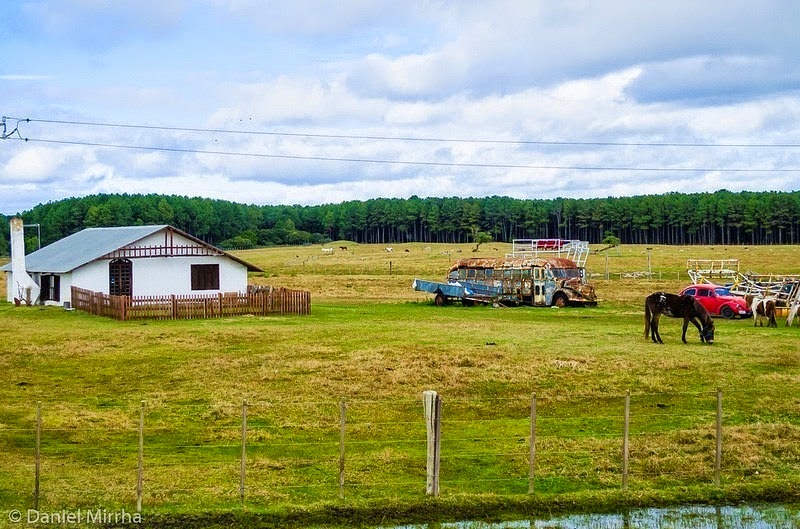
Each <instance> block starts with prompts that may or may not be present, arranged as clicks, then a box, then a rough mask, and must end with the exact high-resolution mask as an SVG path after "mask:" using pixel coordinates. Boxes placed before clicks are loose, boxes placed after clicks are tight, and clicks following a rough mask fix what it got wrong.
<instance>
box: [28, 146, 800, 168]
mask: <svg viewBox="0 0 800 529" xmlns="http://www.w3.org/2000/svg"><path fill="white" fill-rule="evenodd" d="M13 139H15V140H17V141H25V142H38V143H49V144H60V145H78V146H85V147H105V148H116V149H128V150H145V151H156V152H171V153H181V154H209V155H218V156H241V157H252V158H271V159H284V160H308V161H323V162H347V163H373V164H400V165H417V166H434V167H470V168H488V169H539V170H548V169H552V170H575V171H643V172H653V171H659V172H670V171H671V172H680V173H708V172H727V173H753V172H759V173H792V172H798V171H800V168H782V169H776V168H746V169H741V168H739V169H736V168H732V169H727V168H701V167H625V166H620V167H610V166H581V165H527V164H492V163H459V162H429V161H414V160H386V159H373V158H340V157H332V156H299V155H288V154H268V153H248V152H235V151H216V150H205V149H183V148H178V147H150V146H145V145H125V144H114V143H98V142H86V141H69V140H48V139H41V138H13Z"/></svg>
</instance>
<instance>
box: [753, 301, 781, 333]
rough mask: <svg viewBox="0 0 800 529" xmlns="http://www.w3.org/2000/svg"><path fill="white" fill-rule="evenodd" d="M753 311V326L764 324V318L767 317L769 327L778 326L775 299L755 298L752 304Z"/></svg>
mask: <svg viewBox="0 0 800 529" xmlns="http://www.w3.org/2000/svg"><path fill="white" fill-rule="evenodd" d="M750 308H751V310H752V311H753V319H754V320H755V321H754V322H753V326H756V325H758V326H760V327H763V326H764V321H763V320H762V318H766V320H767V327H777V326H778V323H777V322H776V321H775V300H774V299H772V298H753V304H752V305H751V306H750Z"/></svg>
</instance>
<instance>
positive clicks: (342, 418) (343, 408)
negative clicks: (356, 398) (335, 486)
mask: <svg viewBox="0 0 800 529" xmlns="http://www.w3.org/2000/svg"><path fill="white" fill-rule="evenodd" d="M346 413H347V403H346V402H345V401H344V400H342V401H341V402H339V499H344V433H345V426H346V424H347V423H346V420H347V417H346Z"/></svg>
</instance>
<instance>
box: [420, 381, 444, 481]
mask: <svg viewBox="0 0 800 529" xmlns="http://www.w3.org/2000/svg"><path fill="white" fill-rule="evenodd" d="M422 396H423V404H424V406H425V429H426V431H427V434H428V461H427V465H426V467H427V481H426V487H425V494H427V495H430V496H438V495H439V463H440V445H441V439H442V437H441V429H442V399H441V397H439V394H438V393H436V392H435V391H433V390H427V391H424V392H423V393H422Z"/></svg>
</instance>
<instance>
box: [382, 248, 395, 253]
mask: <svg viewBox="0 0 800 529" xmlns="http://www.w3.org/2000/svg"><path fill="white" fill-rule="evenodd" d="M384 249H385V250H386V253H392V252H393V251H394V248H392V247H391V246H387V247H386V248H384Z"/></svg>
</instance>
